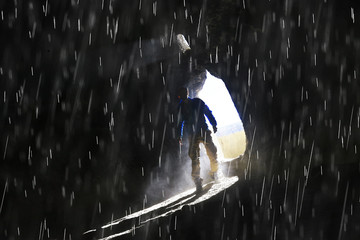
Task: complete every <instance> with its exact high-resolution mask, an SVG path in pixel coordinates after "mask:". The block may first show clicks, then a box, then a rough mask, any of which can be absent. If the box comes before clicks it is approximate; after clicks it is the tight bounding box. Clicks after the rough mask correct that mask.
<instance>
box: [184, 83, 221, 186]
mask: <svg viewBox="0 0 360 240" xmlns="http://www.w3.org/2000/svg"><path fill="white" fill-rule="evenodd" d="M177 97H178V98H179V100H180V103H179V109H178V110H179V111H178V121H177V123H178V136H179V143H180V144H182V139H183V136H185V137H187V139H188V140H189V157H190V158H191V161H192V172H191V176H192V178H193V180H194V183H195V185H196V191H197V192H201V191H202V181H203V179H202V178H200V143H203V144H204V146H205V149H206V154H207V155H208V157H209V159H210V177H211V178H212V179H213V180H216V178H217V172H218V161H217V148H216V146H215V144H214V142H213V140H212V137H211V131H210V130H209V128H208V125H207V123H206V121H205V116H206V117H207V118H208V120H209V122H210V124H211V125H212V127H213V131H214V133H216V131H217V127H216V125H217V123H216V120H215V118H214V116H213V114H212V112H211V111H210V109H209V107H208V106H207V105H206V104H205V103H204V102H203V101H202V100H201V99H199V98H189V92H188V89H187V88H185V87H181V88H179V89H178V93H177Z"/></svg>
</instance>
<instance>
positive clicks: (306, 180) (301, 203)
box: [299, 141, 314, 217]
mask: <svg viewBox="0 0 360 240" xmlns="http://www.w3.org/2000/svg"><path fill="white" fill-rule="evenodd" d="M313 151H314V141H313V143H312V145H311V151H310V158H309V163H308V167H307V170H306V178H305V183H304V186H303V190H302V195H301V202H300V208H299V217H300V216H301V211H302V206H303V201H304V195H305V188H306V186H307V184H308V181H309V174H310V167H311V160H312V156H313Z"/></svg>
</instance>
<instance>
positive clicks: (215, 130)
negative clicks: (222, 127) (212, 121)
mask: <svg viewBox="0 0 360 240" xmlns="http://www.w3.org/2000/svg"><path fill="white" fill-rule="evenodd" d="M213 130H214V133H216V132H217V127H216V126H215V125H214V126H213Z"/></svg>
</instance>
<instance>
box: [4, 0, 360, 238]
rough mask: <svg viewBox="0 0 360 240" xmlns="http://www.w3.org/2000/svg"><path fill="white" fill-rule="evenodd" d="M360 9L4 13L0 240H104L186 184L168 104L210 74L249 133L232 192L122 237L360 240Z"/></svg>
mask: <svg viewBox="0 0 360 240" xmlns="http://www.w3.org/2000/svg"><path fill="white" fill-rule="evenodd" d="M358 5H359V4H358V3H357V2H356V1H355V0H344V1H340V0H319V1H313V0H304V1H296V0H279V1H275V0H253V1H250V0H204V1H200V0H196V1H189V0H188V1H185V0H181V1H176V0H158V1H155V0H151V1H147V0H136V1H129V0H121V1H120V0H96V1H95V0H90V1H85V0H71V1H60V0H47V1H44V0H39V1H23V0H11V1H1V2H0V14H1V15H0V31H1V32H0V53H1V54H0V114H1V118H0V131H1V135H0V239H82V238H88V239H97V238H99V237H100V236H88V235H83V233H84V232H85V231H87V230H89V229H96V228H99V227H100V226H102V225H104V224H105V223H107V222H109V221H111V219H116V218H119V217H123V216H125V215H126V214H129V213H130V212H134V211H137V210H141V209H142V208H143V205H144V202H145V203H146V206H151V205H152V204H155V203H158V202H159V201H162V200H165V199H166V198H168V197H170V196H172V195H174V194H177V193H180V192H181V191H184V190H187V189H188V188H189V187H192V185H191V182H190V184H189V177H190V172H187V171H186V168H187V167H189V166H190V165H189V164H190V159H189V158H186V151H185V150H182V151H183V152H184V151H185V152H184V154H182V155H185V158H184V157H183V158H181V157H180V156H179V145H178V142H177V139H176V136H175V127H176V122H175V120H174V119H175V118H176V116H175V114H176V109H177V104H178V102H177V99H176V96H175V91H176V89H177V88H178V87H179V86H183V85H184V84H187V83H189V82H190V81H191V80H192V79H193V78H194V76H196V75H197V74H199V73H201V72H202V71H204V70H205V69H207V70H208V71H209V72H210V73H211V74H213V75H214V76H217V77H219V78H221V79H222V80H223V81H224V83H225V85H226V87H227V88H228V90H229V92H230V95H231V97H232V100H233V102H234V104H235V107H236V109H237V111H238V113H239V116H240V118H241V120H242V122H243V124H244V128H245V132H246V136H247V139H248V143H247V150H246V152H245V154H244V155H243V156H242V158H239V159H237V160H236V162H235V163H234V166H233V167H232V170H231V175H236V176H238V177H239V182H238V183H237V184H235V185H234V186H233V187H231V188H230V189H229V190H228V191H227V192H226V195H225V194H224V196H226V197H225V198H224V199H226V200H223V198H222V196H218V197H214V199H213V200H208V201H206V202H204V203H202V204H201V205H200V206H199V209H200V210H199V211H198V212H197V213H194V211H193V209H191V208H185V209H184V210H182V211H181V212H180V213H178V215H177V216H178V222H177V224H178V225H177V229H176V230H174V227H173V224H174V219H173V218H172V217H167V218H164V219H161V220H158V221H157V222H155V223H150V224H149V225H148V226H147V228H146V229H147V230H146V231H140V232H139V233H138V234H135V235H134V236H131V235H130V236H127V237H128V238H130V239H131V238H136V239H191V238H194V239H359V236H360V191H359V190H360V188H359V187H360V186H359V185H360V184H359V183H360V174H359V173H360V172H359V169H360V165H359V151H360V149H359V148H360V145H359V143H360V141H359V140H360V139H359V138H360V95H359V91H360V83H359V80H358V79H359V78H360V61H359V60H360V59H359V58H360V32H359V29H360V8H359V7H358ZM177 34H183V35H184V36H185V38H186V40H187V41H188V42H189V45H190V47H191V51H188V52H186V53H185V54H183V53H181V51H180V49H179V47H178V44H177V42H176V35H177ZM189 66H190V67H189ZM214 97H216V96H214ZM248 163H251V168H246V169H245V170H244V168H243V167H242V166H243V165H247V166H249V165H248ZM235 166H236V167H235ZM224 202H225V205H224ZM223 209H225V210H226V209H227V211H226V212H228V215H227V216H228V217H226V218H225V217H224V214H223V212H224V211H225V210H224V211H223ZM159 226H161V228H160V227H159ZM159 229H162V230H161V231H162V232H161V233H162V234H159V231H160V230H159ZM166 229H167V230H166Z"/></svg>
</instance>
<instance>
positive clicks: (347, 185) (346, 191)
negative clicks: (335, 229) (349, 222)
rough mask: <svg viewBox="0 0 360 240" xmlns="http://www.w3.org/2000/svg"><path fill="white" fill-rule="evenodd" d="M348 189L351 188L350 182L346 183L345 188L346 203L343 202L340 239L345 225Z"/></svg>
mask: <svg viewBox="0 0 360 240" xmlns="http://www.w3.org/2000/svg"><path fill="white" fill-rule="evenodd" d="M348 190H349V182H347V183H346V190H345V196H344V204H343V208H342V214H341V222H340V228H339V235H338V240H341V235H342V231H343V227H344V226H343V225H344V217H345V207H346V201H347V197H348Z"/></svg>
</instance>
